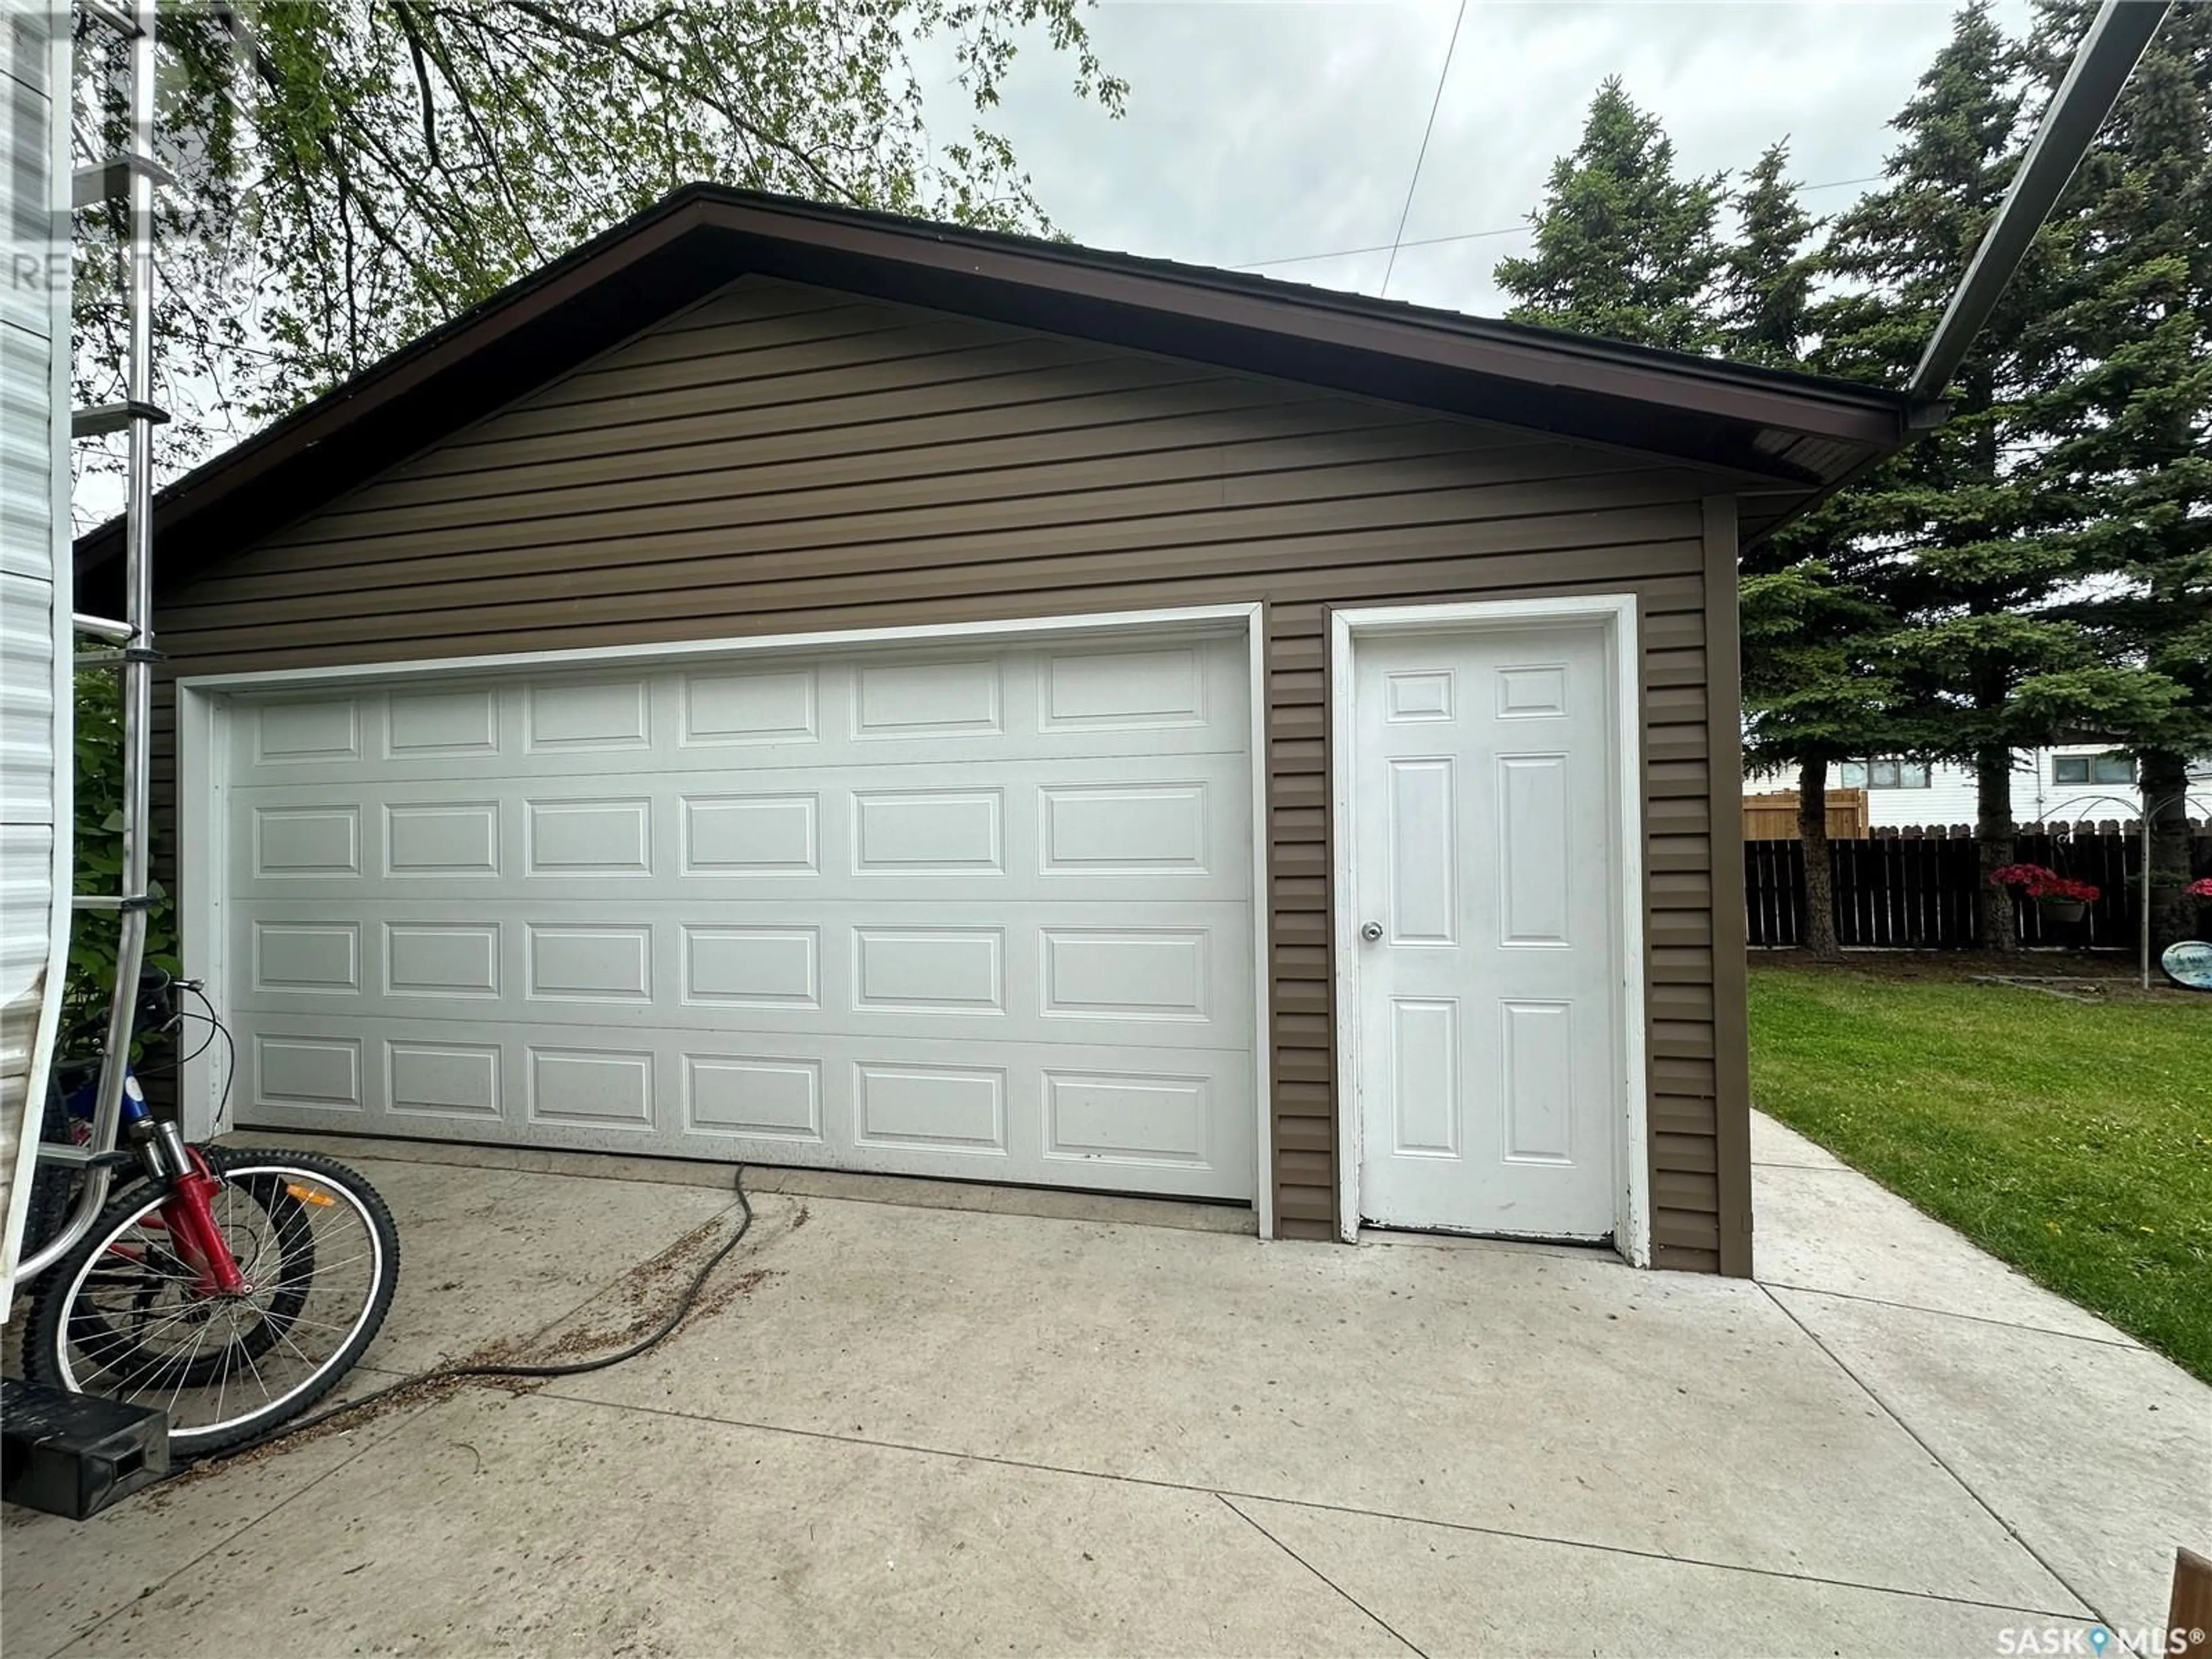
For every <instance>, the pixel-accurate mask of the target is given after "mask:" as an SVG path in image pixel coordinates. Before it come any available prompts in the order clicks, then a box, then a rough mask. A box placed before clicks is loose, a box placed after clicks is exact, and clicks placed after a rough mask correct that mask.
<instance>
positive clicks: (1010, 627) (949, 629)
mask: <svg viewBox="0 0 2212 1659" xmlns="http://www.w3.org/2000/svg"><path fill="white" fill-rule="evenodd" d="M1263 624H1264V618H1263V612H1262V607H1261V605H1259V604H1258V603H1256V602H1255V603H1248V604H1243V605H1193V606H1186V607H1183V608H1180V609H1176V610H1166V611H1105V612H1091V613H1086V614H1084V615H1081V616H1073V617H1018V618H1012V619H1009V620H1006V621H997V622H980V623H923V624H920V625H918V626H914V627H906V628H866V629H848V630H843V631H839V632H829V633H811V634H765V635H742V636H739V637H737V638H733V639H718V640H705V641H699V640H684V641H676V642H673V643H669V644H659V645H629V646H608V647H598V648H592V647H586V648H582V649H577V650H569V651H521V652H513V653H504V654H500V655H489V656H475V657H449V658H427V659H413V660H410V661H406V662H399V663H372V664H364V665H359V666H351V665H349V666H345V667H337V668H306V669H289V670H276V671H264V672H246V673H239V674H201V675H192V676H188V677H186V678H181V679H179V681H178V682H177V756H178V758H177V775H178V803H177V821H178V828H177V868H178V870H179V876H180V882H181V885H182V887H183V894H182V897H181V901H180V903H179V912H178V923H179V928H180V930H181V932H182V934H183V951H184V964H185V978H187V979H191V980H198V981H204V983H205V986H206V992H207V995H208V998H209V1000H210V1002H211V1003H212V1004H213V1005H214V1006H215V1010H216V1017H217V1018H220V1019H221V1020H222V1022H223V1024H224V1025H225V1026H226V1027H227V1028H228V1027H231V1026H232V1025H234V1021H233V1020H232V1018H231V1014H230V1009H229V1007H228V1000H227V996H226V989H227V985H228V980H227V977H226V975H225V971H224V969H225V963H224V959H223V958H224V951H225V949H226V935H227V931H228V921H227V915H226V894H225V891H224V884H225V882H226V880H227V878H228V871H229V857H228V837H227V833H226V827H225V823H224V817H225V816H226V814H227V812H228V800H227V794H228V784H227V781H226V780H227V779H228V776H229V744H230V720H229V714H230V711H231V708H232V700H233V696H234V694H237V693H243V692H252V691H262V690H276V689H279V688H283V687H292V686H302V685H312V686H318V687H337V686H345V685H366V684H378V683H383V682H388V681H391V680H394V679H409V678H423V677H428V676H438V677H441V678H442V677H450V676H454V675H477V674H483V675H490V674H511V673H518V672H526V671H534V670H540V669H546V668H551V669H556V670H557V669H562V668H590V667H598V666H605V665H615V664H624V663H640V662H643V663H647V664H650V665H653V666H665V667H676V666H680V665H683V664H684V663H687V662H692V661H702V660H707V659H716V658H724V657H727V656H730V655H732V654H733V653H782V652H792V651H838V650H846V649H850V648H853V647H860V646H868V645H902V644H914V645H927V644H931V643H933V642H936V641H945V640H979V639H980V640H1000V641H1006V643H1009V644H1012V643H1016V642H1018V641H1021V640H1024V639H1063V640H1064V639H1080V638H1084V637H1086V636H1091V635H1118V634H1127V633H1131V632H1140V633H1145V634H1152V635H1158V634H1174V633H1178V632H1194V633H1204V634H1212V635H1219V634H1221V633H1224V632H1234V631H1236V629H1237V628H1238V627H1241V629H1242V630H1243V635H1244V639H1245V649H1246V656H1247V676H1248V678H1247V682H1246V683H1247V685H1248V687H1249V702H1250V707H1249V727H1250V730H1249V737H1248V743H1249V747H1250V749H1251V766H1252V800H1251V808H1252V895H1251V902H1252V1006H1253V1029H1252V1055H1253V1064H1254V1068H1255V1084H1256V1090H1255V1094H1256V1105H1255V1111H1256V1113H1257V1116H1258V1121H1257V1123H1256V1125H1255V1128H1256V1132H1257V1138H1256V1139H1255V1143H1254V1146H1253V1163H1254V1169H1253V1210H1254V1213H1255V1218H1256V1219H1257V1222H1258V1231H1259V1235H1260V1237H1261V1238H1263V1239H1264V1238H1273V1237H1275V1232H1276V1224H1275V1188H1274V1179H1273V1159H1272V1158H1270V1156H1269V1152H1270V1148H1271V1146H1272V1145H1273V1139H1274V1135H1273V1117H1274V1100H1273V1066H1271V1064H1270V1063H1269V1054H1270V1044H1271V1037H1272V1033H1271V1031H1270V1030H1269V1026H1270V1023H1271V1020H1272V1010H1273V985H1272V982H1271V981H1270V977H1269V971H1268V969H1269V964H1268V961H1267V869H1268V857H1267V851H1268V836H1267V700H1266V694H1267V662H1266V650H1267V645H1266V641H1265V638H1264V625H1263ZM1225 625H1227V626H1225ZM221 1048H222V1045H221V1044H216V1045H215V1047H214V1048H210V1050H207V1051H205V1052H204V1053H203V1054H201V1055H200V1057H199V1058H197V1060H192V1061H190V1062H188V1063H187V1064H186V1065H185V1067H184V1072H183V1076H182V1079H181V1082H180V1084H179V1103H180V1105H181V1107H182V1112H183V1117H184V1122H185V1133H186V1134H187V1135H188V1136H191V1137H193V1138H196V1139H204V1138H205V1137H206V1136H208V1135H210V1134H213V1133H218V1132H219V1131H220V1130H222V1129H227V1128H228V1127H229V1124H230V1116H231V1114H230V1110H229V1107H230V1103H229V1102H228V1101H227V1100H226V1099H225V1097H224V1096H223V1078H224V1066H223V1063H222V1060H223V1056H222V1054H221V1053H220V1050H221Z"/></svg>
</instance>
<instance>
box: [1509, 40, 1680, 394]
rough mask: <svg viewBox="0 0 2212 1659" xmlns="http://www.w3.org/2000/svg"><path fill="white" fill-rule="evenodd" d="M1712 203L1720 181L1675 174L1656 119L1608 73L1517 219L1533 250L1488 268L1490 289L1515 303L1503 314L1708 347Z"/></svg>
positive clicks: (1631, 338) (1620, 336)
mask: <svg viewBox="0 0 2212 1659" xmlns="http://www.w3.org/2000/svg"><path fill="white" fill-rule="evenodd" d="M1720 204H1721V179H1720V178H1719V177H1718V176H1716V177H1713V178H1711V179H1679V178H1677V177H1676V176H1675V173H1674V144H1673V143H1672V142H1671V141H1670V140H1669V139H1668V137H1667V135H1666V134H1665V132H1664V131H1662V130H1661V128H1660V125H1659V122H1658V119H1657V118H1656V117H1654V116H1652V115H1650V114H1647V113H1646V112H1644V111H1643V110H1640V109H1638V107H1637V106H1636V105H1635V103H1634V102H1633V101H1632V100H1631V99H1630V98H1629V96H1628V94H1626V93H1625V92H1623V91H1622V90H1621V87H1620V78H1619V77H1618V76H1613V77H1612V78H1609V79H1607V81H1606V82H1605V83H1604V84H1603V85H1602V86H1601V87H1600V88H1598V91H1597V95H1596V97H1595V98H1594V99H1592V100H1590V107H1589V118H1588V119H1587V120H1586V121H1585V122H1584V124H1583V136H1582V142H1581V143H1578V144H1577V145H1576V146H1575V148H1574V149H1573V150H1572V151H1571V152H1570V153H1569V154H1567V155H1563V156H1561V157H1560V158H1559V160H1558V161H1555V162H1553V165H1552V174H1551V179H1550V182H1549V184H1548V185H1547V187H1546V190H1545V196H1544V205H1543V207H1542V209H1541V210H1540V211H1538V212H1535V213H1532V214H1530V215H1529V216H1528V218H1529V222H1530V223H1531V224H1532V225H1534V227H1535V229H1536V249H1535V252H1534V254H1533V255H1531V256H1530V257H1529V258H1525V259H1502V260H1500V261H1499V262H1498V267H1497V270H1496V273H1495V274H1496V276H1497V280H1498V285H1499V286H1500V287H1501V288H1503V289H1504V290H1505V291H1506V292H1507V293H1509V294H1510V295H1513V296H1514V298H1515V299H1516V300H1517V301H1519V302H1520V303H1519V304H1518V305H1516V306H1515V307H1514V308H1513V309H1512V310H1511V311H1510V312H1508V313H1506V315H1507V316H1508V317H1509V318H1510V319H1512V320H1513V321H1515V322H1522V323H1541V324H1543V325H1547V326H1549V327H1553V328H1566V329H1573V330H1575V331H1577V332H1578V333H1583V334H1598V335H1603V336H1604V337H1607V338H1608V339H1614V340H1626V341H1628V342H1629V343H1632V344H1635V345H1648V346H1666V347H1670V348H1672V349H1674V350H1677V351H1707V350H1711V349H1713V348H1715V347H1716V346H1717V344H1718V343H1719V341H1720V330H1719V327H1718V325H1717V322H1716V320H1715V318H1714V314H1713V308H1712V304H1711V300H1712V285H1713V281H1714V278H1715V276H1716V274H1717V271H1718V270H1719V266H1720V258H1721V253H1720V245H1719V240H1718V237H1717V232H1716V228H1715V224H1716V221H1717V217H1718V216H1719V211H1720Z"/></svg>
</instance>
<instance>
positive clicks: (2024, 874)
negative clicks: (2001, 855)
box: [1990, 864, 2100, 904]
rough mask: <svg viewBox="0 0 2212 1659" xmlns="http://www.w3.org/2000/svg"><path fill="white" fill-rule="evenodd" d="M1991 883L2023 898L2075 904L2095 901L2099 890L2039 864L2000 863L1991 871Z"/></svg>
mask: <svg viewBox="0 0 2212 1659" xmlns="http://www.w3.org/2000/svg"><path fill="white" fill-rule="evenodd" d="M1990 886H1992V887H2009V888H2011V889H2013V890H2015V892H2017V893H2019V894H2020V895H2021V896H2023V897H2025V898H2032V899H2071V900H2072V901H2074V902H2075V903H2077V904H2094V903H2095V902H2097V900H2098V898H2099V896H2100V890H2099V889H2098V888H2096V887H2094V886H2093V885H2092V884H2089V883H2088V882H2086V881H2076V880H2075V879H2074V878H2073V877H2071V876H2062V875H2060V874H2059V873H2058V872H2057V871H2056V870H2053V869H2051V868H2049V867H2048V866H2045V865H2040V864H2007V865H2002V866H1999V867H1998V868H1996V869H1995V870H1992V871H1990Z"/></svg>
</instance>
